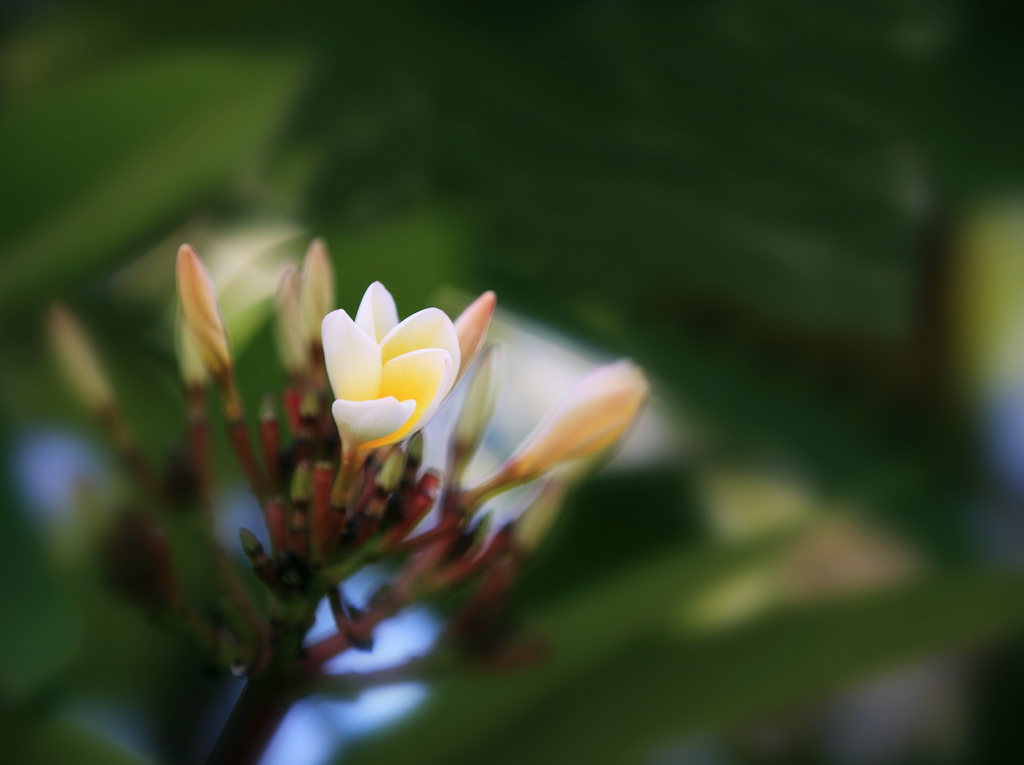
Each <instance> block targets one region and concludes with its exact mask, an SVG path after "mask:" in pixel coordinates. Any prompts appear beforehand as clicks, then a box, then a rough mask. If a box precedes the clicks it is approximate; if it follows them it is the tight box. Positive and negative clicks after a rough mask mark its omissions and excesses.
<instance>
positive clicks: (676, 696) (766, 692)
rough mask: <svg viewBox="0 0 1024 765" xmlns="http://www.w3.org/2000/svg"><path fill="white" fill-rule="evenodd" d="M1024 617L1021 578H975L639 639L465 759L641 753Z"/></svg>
mask: <svg viewBox="0 0 1024 765" xmlns="http://www.w3.org/2000/svg"><path fill="white" fill-rule="evenodd" d="M1022 625H1024V577H1022V576H1020V575H990V574H977V575H967V576H959V577H954V576H948V577H944V578H941V579H936V580H934V581H926V582H922V583H920V584H916V585H913V586H909V587H903V588H900V589H898V590H893V591H887V592H884V593H879V594H875V595H868V596H862V597H858V598H856V599H852V600H842V601H837V602H832V603H827V604H824V605H821V606H817V607H808V608H805V609H801V610H798V611H794V612H791V613H786V614H780V615H778V616H776V617H774V618H770V619H767V620H765V621H764V622H762V623H759V624H756V625H753V626H751V627H749V628H747V629H743V630H738V631H735V632H732V633H729V634H725V635H715V636H709V637H708V638H706V639H704V640H700V641H692V642H690V641H679V640H672V639H669V638H664V637H662V638H652V639H645V640H640V641H637V642H636V643H634V644H632V645H630V646H628V647H626V648H624V649H623V650H622V651H620V652H618V653H617V654H616V655H615V656H612V657H609V658H608V660H607V661H606V662H604V663H603V664H602V665H600V666H595V667H593V668H592V669H591V670H590V671H589V672H587V674H586V675H583V676H580V677H578V678H576V679H574V680H573V681H572V682H570V683H567V684H565V685H564V686H562V687H560V688H559V689H558V690H557V692H555V693H552V694H550V695H548V696H547V697H545V699H544V700H543V702H541V703H538V704H534V705H532V706H531V707H530V708H529V709H527V710H524V711H523V713H522V714H520V715H517V716H515V717H508V718H505V719H503V721H502V726H501V728H500V729H499V730H496V731H495V732H494V734H493V736H492V737H491V738H490V739H489V740H488V741H484V742H482V743H481V744H480V746H479V748H476V749H474V750H467V751H466V752H465V754H461V753H460V760H459V761H464V762H481V761H483V760H482V759H480V758H481V757H483V756H484V755H485V753H486V757H487V761H488V762H491V763H518V762H530V763H560V762H566V761H568V759H578V760H580V761H584V762H587V761H589V762H596V761H603V762H636V761H641V760H642V759H643V756H644V755H645V754H648V755H649V754H650V753H651V751H652V749H653V748H655V747H657V745H658V744H663V743H665V742H667V741H669V740H671V739H672V738H673V737H678V736H682V735H687V734H698V733H705V732H713V731H717V730H723V729H728V728H730V727H732V726H735V725H737V724H742V723H744V722H748V721H750V720H752V719H755V718H756V717H757V716H758V715H762V714H764V713H766V712H771V711H772V710H776V709H778V708H780V707H782V706H786V705H792V704H801V703H807V702H811V701H814V700H815V699H817V698H820V697H821V696H822V695H824V694H828V693H830V692H834V691H837V690H839V689H840V688H842V687H844V685H846V684H848V683H851V682H854V681H856V680H858V679H861V678H864V677H869V676H871V675H873V674H876V673H878V672H881V671H884V670H885V669H888V668H891V667H894V666H896V665H898V664H899V663H900V662H902V661H908V660H917V659H920V658H922V657H926V656H928V655H930V654H934V653H935V652H936V651H941V650H943V649H947V648H950V647H953V646H957V645H961V644H963V643H965V642H973V641H976V640H979V639H985V638H991V637H993V636H995V635H999V634H1001V633H1004V632H1006V631H1008V630H1011V629H1019V628H1020V627H1021V626H1022ZM555 719H557V724H555V725H551V724H548V725H545V721H551V720H555ZM541 729H543V730H544V732H545V733H544V735H543V736H522V735H516V732H518V731H530V730H534V731H536V730H541ZM499 742H500V746H499Z"/></svg>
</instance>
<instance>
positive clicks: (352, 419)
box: [331, 396, 416, 448]
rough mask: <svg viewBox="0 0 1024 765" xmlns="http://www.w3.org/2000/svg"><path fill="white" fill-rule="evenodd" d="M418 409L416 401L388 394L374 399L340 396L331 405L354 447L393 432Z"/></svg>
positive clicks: (345, 436)
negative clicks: (352, 399) (362, 399)
mask: <svg viewBox="0 0 1024 765" xmlns="http://www.w3.org/2000/svg"><path fill="white" fill-rule="evenodd" d="M415 409H416V402H415V401H399V400H398V399H397V398H395V397H394V396H387V397H386V398H375V399H372V400H370V401H347V400H345V399H338V400H337V401H335V402H334V404H333V405H332V406H331V414H333V415H334V421H335V422H336V423H337V424H338V431H339V432H340V433H341V437H342V439H343V440H344V441H345V442H346V443H347V444H349V445H350V446H352V447H353V448H359V447H360V446H364V447H365V446H368V445H370V444H371V443H372V442H375V441H377V440H380V439H384V438H387V437H388V436H390V435H391V434H393V433H394V432H395V431H397V430H398V429H399V428H401V427H402V426H403V425H404V424H405V423H406V421H407V420H408V419H409V417H410V416H411V415H412V413H413V411H414V410H415Z"/></svg>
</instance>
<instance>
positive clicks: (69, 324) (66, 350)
mask: <svg viewBox="0 0 1024 765" xmlns="http://www.w3.org/2000/svg"><path fill="white" fill-rule="evenodd" d="M50 336H51V338H52V341H53V346H54V350H55V351H56V354H57V361H58V363H59V364H60V365H61V367H62V368H63V370H64V373H65V375H66V377H67V379H68V382H69V383H70V385H71V387H72V388H73V389H74V391H75V393H77V394H78V397H79V398H80V399H82V402H83V403H84V404H85V405H86V406H87V407H89V408H90V409H93V410H103V409H108V408H109V407H110V406H111V404H112V402H113V400H114V397H113V393H112V392H111V388H110V383H109V382H108V381H107V376H106V374H104V372H103V368H102V367H101V366H100V363H99V359H98V358H97V357H96V354H95V352H94V351H93V348H92V345H91V344H90V343H89V341H88V339H87V338H86V336H85V333H84V332H83V331H82V328H81V327H80V326H79V325H78V322H76V321H75V319H74V318H73V317H72V316H71V314H70V313H68V312H67V311H66V310H65V309H64V308H63V307H62V306H60V305H56V304H54V306H53V307H52V308H51V309H50Z"/></svg>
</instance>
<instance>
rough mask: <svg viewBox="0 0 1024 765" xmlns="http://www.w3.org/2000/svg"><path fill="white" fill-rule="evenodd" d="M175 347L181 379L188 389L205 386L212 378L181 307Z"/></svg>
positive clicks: (177, 322)
mask: <svg viewBox="0 0 1024 765" xmlns="http://www.w3.org/2000/svg"><path fill="white" fill-rule="evenodd" d="M174 339H175V347H176V350H177V352H178V368H179V370H180V372H181V379H182V380H183V381H184V383H185V387H186V388H188V389H194V388H203V387H204V386H205V385H206V383H207V381H208V380H209V379H210V374H209V372H207V371H206V366H205V365H204V364H203V359H202V358H201V357H200V356H199V347H198V344H197V343H196V338H195V335H193V334H192V330H191V328H190V327H189V325H188V322H187V321H186V320H185V313H184V312H183V311H182V310H181V309H179V310H178V315H177V317H176V321H175V337H174Z"/></svg>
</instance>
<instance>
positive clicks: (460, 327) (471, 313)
mask: <svg viewBox="0 0 1024 765" xmlns="http://www.w3.org/2000/svg"><path fill="white" fill-rule="evenodd" d="M497 303H498V298H497V296H496V295H495V294H494V293H493V292H491V291H490V290H488V291H487V292H485V293H483V294H482V295H481V296H480V297H478V298H477V299H476V300H474V301H473V302H472V303H470V304H469V306H468V307H467V308H466V310H464V311H463V312H462V313H461V314H459V318H457V319H456V320H455V333H456V334H457V335H458V336H459V350H460V352H461V353H460V355H461V357H462V363H461V368H460V370H459V374H460V375H461V374H462V373H463V372H465V371H466V370H467V369H468V368H469V365H470V363H472V361H473V358H474V357H475V356H476V354H477V353H478V352H479V351H480V348H481V347H482V346H483V344H484V341H485V340H486V339H487V330H488V328H489V327H490V326H491V317H492V316H493V315H494V308H495V306H496V305H497Z"/></svg>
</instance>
